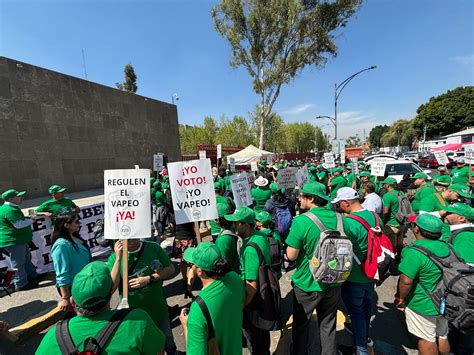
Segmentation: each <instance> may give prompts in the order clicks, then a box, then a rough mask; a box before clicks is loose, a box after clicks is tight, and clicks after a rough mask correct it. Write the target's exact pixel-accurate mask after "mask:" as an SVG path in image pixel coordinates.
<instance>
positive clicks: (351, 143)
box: [346, 134, 362, 148]
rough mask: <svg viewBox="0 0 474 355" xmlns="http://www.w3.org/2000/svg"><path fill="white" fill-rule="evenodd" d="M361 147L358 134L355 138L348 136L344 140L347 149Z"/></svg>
mask: <svg viewBox="0 0 474 355" xmlns="http://www.w3.org/2000/svg"><path fill="white" fill-rule="evenodd" d="M361 145H362V142H361V139H360V136H359V135H358V134H356V135H355V136H350V137H349V138H347V139H346V147H347V148H352V147H360V146H361Z"/></svg>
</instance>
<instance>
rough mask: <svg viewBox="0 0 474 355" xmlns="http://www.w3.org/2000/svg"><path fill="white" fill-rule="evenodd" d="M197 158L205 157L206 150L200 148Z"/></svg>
mask: <svg viewBox="0 0 474 355" xmlns="http://www.w3.org/2000/svg"><path fill="white" fill-rule="evenodd" d="M199 159H206V151H205V150H200V151H199Z"/></svg>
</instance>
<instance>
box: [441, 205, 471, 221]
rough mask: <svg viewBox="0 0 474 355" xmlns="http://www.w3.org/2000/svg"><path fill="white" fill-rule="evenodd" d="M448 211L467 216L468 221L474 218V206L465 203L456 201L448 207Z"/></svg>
mask: <svg viewBox="0 0 474 355" xmlns="http://www.w3.org/2000/svg"><path fill="white" fill-rule="evenodd" d="M446 212H448V213H453V214H457V215H460V216H462V217H464V218H466V219H467V220H468V221H473V220H474V208H472V207H471V206H468V205H466V204H465V203H455V204H453V205H451V206H448V207H446Z"/></svg>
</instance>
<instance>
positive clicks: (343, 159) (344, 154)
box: [341, 150, 346, 164]
mask: <svg viewBox="0 0 474 355" xmlns="http://www.w3.org/2000/svg"><path fill="white" fill-rule="evenodd" d="M345 163H346V151H345V150H341V164H345Z"/></svg>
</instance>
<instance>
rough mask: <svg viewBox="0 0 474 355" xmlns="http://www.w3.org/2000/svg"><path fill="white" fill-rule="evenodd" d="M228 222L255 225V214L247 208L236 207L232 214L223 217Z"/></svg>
mask: <svg viewBox="0 0 474 355" xmlns="http://www.w3.org/2000/svg"><path fill="white" fill-rule="evenodd" d="M224 218H225V219H227V220H228V221H230V222H243V223H250V224H255V212H254V211H253V210H252V209H250V208H248V207H247V206H240V207H237V208H236V209H235V211H234V213H232V214H226V215H225V216H224Z"/></svg>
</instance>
